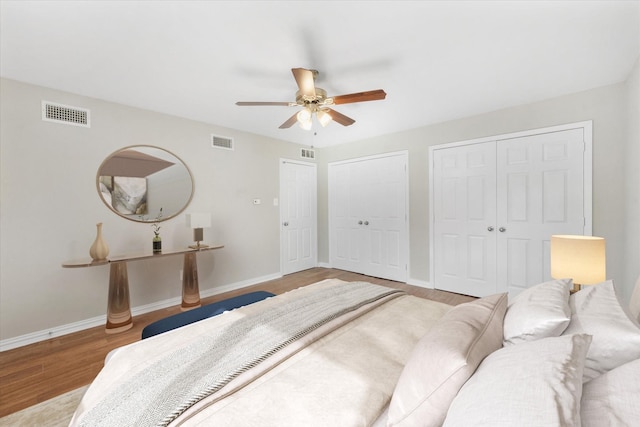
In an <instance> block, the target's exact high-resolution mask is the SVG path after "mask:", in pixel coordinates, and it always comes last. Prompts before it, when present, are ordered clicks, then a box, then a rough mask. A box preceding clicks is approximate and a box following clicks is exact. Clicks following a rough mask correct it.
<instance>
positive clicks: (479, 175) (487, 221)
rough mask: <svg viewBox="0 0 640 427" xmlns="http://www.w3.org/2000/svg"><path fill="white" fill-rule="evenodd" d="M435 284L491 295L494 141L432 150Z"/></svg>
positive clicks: (493, 281) (493, 290) (493, 289)
mask: <svg viewBox="0 0 640 427" xmlns="http://www.w3.org/2000/svg"><path fill="white" fill-rule="evenodd" d="M433 168H434V169H433V179H434V182H433V188H434V197H433V202H434V210H433V211H434V239H435V251H434V268H435V283H436V286H437V288H438V289H444V290H448V291H451V292H456V293H460V294H465V295H491V294H494V293H496V291H497V285H496V284H497V282H496V274H497V272H496V231H495V217H496V144H495V141H491V142H485V143H482V144H471V145H465V146H461V147H456V148H451V149H443V150H435V151H434V152H433Z"/></svg>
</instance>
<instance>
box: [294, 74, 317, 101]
mask: <svg viewBox="0 0 640 427" xmlns="http://www.w3.org/2000/svg"><path fill="white" fill-rule="evenodd" d="M291 72H292V73H293V77H295V79H296V83H297V84H298V88H299V89H300V93H301V94H302V95H303V96H305V97H309V98H315V96H316V87H315V85H314V83H313V71H311V70H307V69H306V68H292V69H291Z"/></svg>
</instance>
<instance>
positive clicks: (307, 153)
mask: <svg viewBox="0 0 640 427" xmlns="http://www.w3.org/2000/svg"><path fill="white" fill-rule="evenodd" d="M300 157H302V158H303V159H315V158H316V152H315V151H314V150H310V149H308V148H301V149H300Z"/></svg>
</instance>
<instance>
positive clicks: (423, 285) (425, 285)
mask: <svg viewBox="0 0 640 427" xmlns="http://www.w3.org/2000/svg"><path fill="white" fill-rule="evenodd" d="M407 285H413V286H419V287H421V288H427V289H434V287H433V286H431V283H429V282H426V281H424V280H419V279H413V278H411V277H410V278H409V280H407Z"/></svg>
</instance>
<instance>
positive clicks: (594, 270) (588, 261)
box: [551, 235, 607, 292]
mask: <svg viewBox="0 0 640 427" xmlns="http://www.w3.org/2000/svg"><path fill="white" fill-rule="evenodd" d="M606 268H607V267H606V255H605V240H604V238H602V237H595V236H581V235H553V236H551V277H553V278H554V279H573V292H577V291H579V290H580V285H595V284H598V283H601V282H604V281H605V280H606V279H607V272H606Z"/></svg>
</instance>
